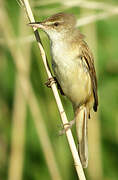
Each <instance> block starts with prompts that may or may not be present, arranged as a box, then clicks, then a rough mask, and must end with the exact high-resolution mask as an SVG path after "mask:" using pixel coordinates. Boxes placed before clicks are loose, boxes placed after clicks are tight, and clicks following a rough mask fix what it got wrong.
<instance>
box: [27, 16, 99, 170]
mask: <svg viewBox="0 0 118 180" xmlns="http://www.w3.org/2000/svg"><path fill="white" fill-rule="evenodd" d="M30 25H31V26H35V27H39V28H41V29H42V30H44V31H45V32H46V33H47V35H48V36H49V38H50V40H51V52H52V66H53V70H54V73H55V76H56V79H57V81H58V83H59V85H60V87H61V89H62V90H63V92H64V94H65V95H66V96H67V97H68V98H69V99H70V101H71V102H72V105H73V109H74V113H75V122H76V132H77V138H78V144H79V147H78V152H79V155H80V159H81V162H82V165H83V167H84V168H86V167H87V165H88V142H87V131H88V129H87V127H88V118H90V111H91V109H92V108H93V109H94V111H97V106H98V96H97V79H96V72H95V68H94V59H93V55H92V53H91V51H90V49H89V47H88V45H87V43H86V42H85V41H84V36H83V35H82V34H81V33H80V31H79V30H78V29H77V28H76V19H75V17H74V16H73V15H72V14H66V13H58V14H55V15H53V16H51V17H49V18H47V19H46V20H45V21H43V22H38V23H30Z"/></svg>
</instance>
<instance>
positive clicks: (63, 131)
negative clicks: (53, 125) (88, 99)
mask: <svg viewBox="0 0 118 180" xmlns="http://www.w3.org/2000/svg"><path fill="white" fill-rule="evenodd" d="M73 124H75V119H73V120H72V121H70V122H68V123H66V124H64V125H63V127H64V128H63V129H62V130H60V131H59V135H60V136H61V135H63V134H65V133H66V131H67V130H68V129H70V128H72V126H73Z"/></svg>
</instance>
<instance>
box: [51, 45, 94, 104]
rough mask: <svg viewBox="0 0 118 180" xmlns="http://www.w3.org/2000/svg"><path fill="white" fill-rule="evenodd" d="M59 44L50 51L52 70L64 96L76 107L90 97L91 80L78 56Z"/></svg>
mask: <svg viewBox="0 0 118 180" xmlns="http://www.w3.org/2000/svg"><path fill="white" fill-rule="evenodd" d="M60 47H61V46H59V44H58V45H57V46H55V48H53V49H52V55H53V62H52V64H53V70H54V72H55V75H56V77H57V79H58V82H59V84H60V86H61V88H62V90H63V92H64V94H65V95H66V96H68V97H69V99H70V100H71V101H72V102H73V103H74V104H76V105H79V104H81V103H83V102H85V101H86V100H87V98H89V97H90V95H91V93H92V91H91V80H90V76H89V73H88V70H87V69H86V67H85V66H84V64H83V62H82V60H81V59H80V58H79V56H76V54H75V53H74V52H70V51H68V50H67V49H66V47H63V48H62V47H61V48H60Z"/></svg>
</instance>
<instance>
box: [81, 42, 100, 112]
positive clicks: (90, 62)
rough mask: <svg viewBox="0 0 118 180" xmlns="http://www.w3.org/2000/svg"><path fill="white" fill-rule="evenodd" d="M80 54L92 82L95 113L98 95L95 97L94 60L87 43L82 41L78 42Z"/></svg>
mask: <svg viewBox="0 0 118 180" xmlns="http://www.w3.org/2000/svg"><path fill="white" fill-rule="evenodd" d="M80 52H81V54H82V57H84V60H85V64H86V65H87V67H88V70H89V74H90V77H91V82H92V89H93V95H94V106H93V109H94V111H97V106H98V95H97V78H96V72H95V67H94V58H93V55H92V53H91V51H90V49H89V47H88V45H87V43H86V42H85V41H84V40H83V41H81V42H80Z"/></svg>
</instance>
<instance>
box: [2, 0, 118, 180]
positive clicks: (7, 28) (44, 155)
mask: <svg viewBox="0 0 118 180" xmlns="http://www.w3.org/2000/svg"><path fill="white" fill-rule="evenodd" d="M75 2H77V3H78V4H75ZM79 2H80V1H69V0H66V1H59V0H50V1H48V0H40V1H37V0H30V4H31V7H32V10H33V13H34V16H35V19H36V20H37V21H38V20H39V21H41V20H43V19H45V18H46V17H48V16H50V15H52V14H54V13H57V12H61V11H64V12H70V13H73V14H75V15H76V17H77V19H80V18H85V17H90V16H94V15H95V16H96V17H98V16H99V14H102V13H106V16H105V18H103V19H102V18H99V20H98V19H97V18H95V19H96V20H95V22H92V23H89V24H86V25H84V26H81V27H80V30H81V32H83V33H84V34H85V35H86V40H87V42H88V44H89V46H90V47H91V49H92V51H93V54H94V57H95V65H96V70H97V78H98V94H99V112H98V113H97V115H95V114H93V118H92V120H90V121H89V154H90V155H89V157H90V158H89V166H88V168H87V169H86V170H85V174H86V177H87V179H88V180H117V179H118V130H117V127H118V2H117V1H115V0H104V1H98V3H97V2H96V3H95V2H93V1H84V0H83V1H81V3H80V4H79ZM101 3H103V4H101ZM0 4H1V6H0V24H1V25H0V180H7V179H8V180H39V179H43V180H45V179H47V180H51V179H53V180H54V179H55V180H75V179H78V178H77V175H76V171H75V168H74V165H73V159H72V156H71V152H70V150H69V146H68V142H67V139H66V137H65V135H63V136H59V135H58V131H59V130H60V129H61V121H60V116H59V113H58V110H57V106H56V103H55V99H54V97H53V93H52V91H51V89H48V88H47V87H46V86H45V85H44V83H45V82H46V80H47V75H46V72H45V69H44V65H43V63H42V58H41V56H40V51H39V49H38V46H37V43H36V41H35V37H34V34H33V31H32V29H31V28H30V27H28V26H26V24H27V23H28V22H29V21H28V19H27V16H26V14H25V12H24V9H23V8H20V6H19V5H18V3H17V2H16V1H15V0H2V1H1V2H0ZM86 21H88V20H86ZM39 32H40V36H41V39H42V42H43V45H44V48H45V51H46V54H47V57H48V60H49V64H50V61H51V56H50V45H49V40H48V38H47V36H46V35H45V33H44V32H42V31H40V30H39ZM61 99H62V102H63V105H64V108H65V111H66V113H67V117H68V119H69V120H72V119H73V111H72V106H71V104H70V102H69V101H68V100H67V99H66V98H65V97H62V96H61ZM72 132H73V134H74V137H75V140H76V134H75V127H73V128H72Z"/></svg>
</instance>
